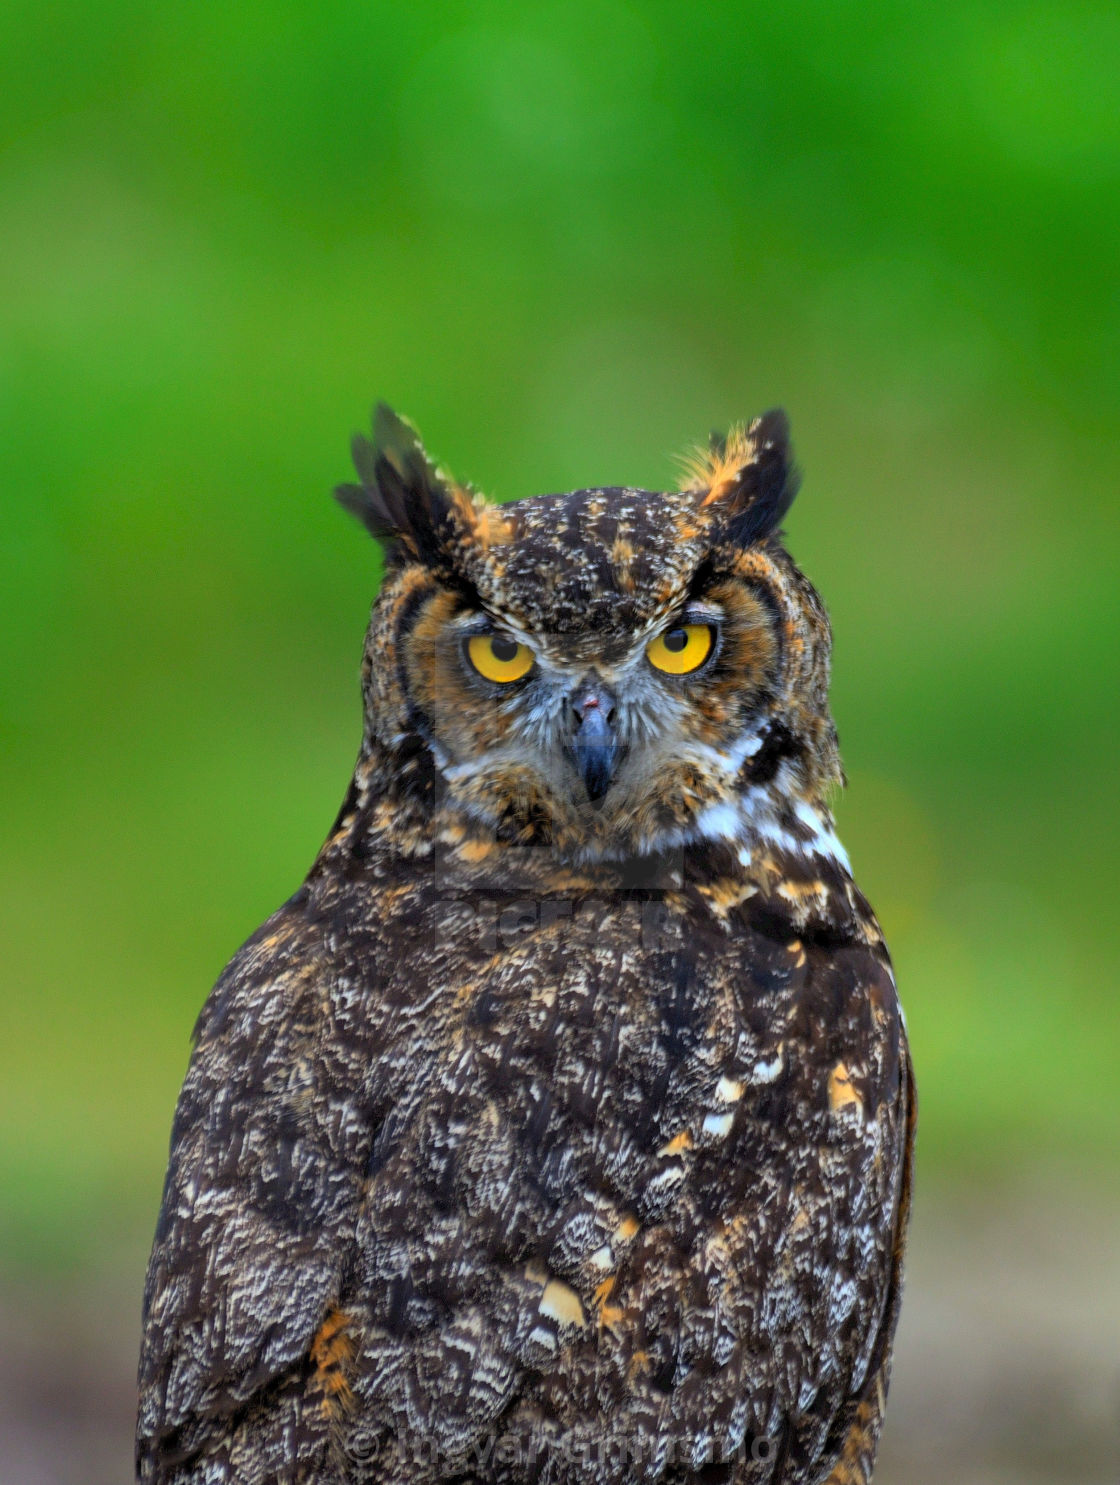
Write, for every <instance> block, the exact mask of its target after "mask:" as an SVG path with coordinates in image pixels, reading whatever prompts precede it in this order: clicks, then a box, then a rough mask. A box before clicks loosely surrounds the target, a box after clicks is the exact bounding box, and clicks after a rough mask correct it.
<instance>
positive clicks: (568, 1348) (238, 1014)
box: [137, 409, 914, 1485]
mask: <svg viewBox="0 0 1120 1485" xmlns="http://www.w3.org/2000/svg"><path fill="white" fill-rule="evenodd" d="M355 459H356V463H357V466H358V469H359V473H360V476H361V478H362V484H361V485H360V486H353V487H347V488H346V489H344V490H343V491H342V492H340V496H341V498H342V499H343V502H344V503H345V504H346V505H347V506H348V507H349V508H350V509H351V510H353V511H355V512H356V513H357V514H358V515H359V516H360V518H361V519H362V520H363V521H364V522H365V523H366V524H367V525H368V526H369V527H370V529H371V530H372V531H373V532H374V533H375V534H376V535H377V536H378V538H379V539H381V540H382V541H383V542H385V544H386V547H387V569H386V575H385V580H384V583H383V586H382V592H381V595H380V597H379V598H378V600H377V602H376V604H375V605H374V610H373V616H372V620H371V624H370V629H369V635H368V639H367V644H366V650H365V658H364V665H363V689H364V698H365V731H364V737H363V741H362V748H361V752H360V755H359V759H358V763H357V766H356V769H355V773H354V778H353V781H352V783H351V786H350V791H349V793H348V795H347V798H346V801H345V803H344V805H343V808H342V811H341V813H340V815H339V818H338V821H337V822H336V825H335V827H334V829H333V831H332V833H331V835H330V837H329V839H328V840H327V842H326V844H325V846H324V847H323V849H322V851H321V853H320V855H319V857H318V859H317V861H316V862H315V864H314V866H313V868H312V870H311V873H310V875H309V876H308V878H307V881H306V882H305V884H304V886H303V887H302V888H301V889H300V891H299V892H298V893H297V894H296V895H295V897H293V898H292V899H291V901H290V902H288V903H287V904H286V905H285V906H284V907H283V908H281V909H280V910H279V912H277V913H276V914H275V915H274V916H273V917H272V918H271V919H270V920H269V922H268V923H266V924H265V925H264V927H263V928H261V929H260V930H259V931H258V932H257V933H256V934H255V935H254V936H253V938H251V939H250V940H249V942H248V943H247V944H246V945H245V947H244V948H243V949H242V950H241V951H240V952H239V953H238V954H237V956H236V957H235V958H234V960H233V962H232V963H231V964H230V966H229V967H228V968H227V970H226V971H225V973H224V974H223V976H222V978H221V979H220V980H219V982H218V985H217V986H216V988H215V990H214V992H213V993H212V995H211V997H210V999H209V1000H208V1001H207V1003H206V1006H205V1008H204V1010H203V1012H202V1016H201V1018H200V1020H199V1024H198V1028H197V1043H196V1047H195V1051H194V1055H193V1057H192V1059H191V1065H190V1069H189V1071H188V1073H187V1078H186V1082H185V1084H184V1087H183V1092H182V1096H181V1098H180V1101H179V1107H178V1110H177V1113H176V1117H175V1124H174V1128H173V1131H172V1139H171V1160H170V1165H169V1169H168V1175H167V1185H166V1189H165V1194H164V1201H163V1208H162V1211H161V1214H160V1219H159V1226H158V1229H157V1233H156V1240H155V1246H154V1249H153V1252H152V1259H151V1265H150V1268H149V1273H148V1284H147V1290H146V1295H145V1318H144V1327H145V1329H144V1342H143V1350H142V1354H141V1363H140V1421H139V1430H138V1446H137V1457H138V1478H139V1479H140V1480H142V1481H144V1482H149V1485H155V1482H165V1485H188V1482H190V1485H219V1482H223V1485H224V1482H234V1481H236V1482H239V1485H265V1482H272V1481H284V1482H296V1481H306V1482H322V1485H327V1482H330V1485H351V1482H354V1485H356V1482H366V1485H383V1482H384V1485H388V1482H397V1481H409V1482H426V1481H436V1480H454V1481H457V1482H460V1485H467V1482H479V1485H481V1482H483V1481H502V1482H509V1485H513V1482H521V1481H539V1482H542V1485H543V1482H561V1481H583V1482H596V1485H600V1482H601V1485H605V1482H607V1481H660V1482H665V1485H681V1482H684V1481H690V1480H696V1481H699V1480H704V1481H709V1482H716V1481H726V1482H732V1481H735V1482H762V1481H773V1482H778V1481H781V1482H784V1485H808V1482H824V1481H830V1482H832V1485H850V1482H862V1481H866V1480H868V1479H870V1475H871V1469H872V1465H873V1461H874V1455H875V1447H876V1443H877V1440H878V1434H879V1428H880V1424H881V1420H882V1413H883V1406H884V1401H885V1395H886V1388H887V1381H888V1375H889V1368H890V1352H891V1342H892V1337H893V1332H894V1326H895V1322H896V1319H897V1314H898V1305H899V1298H900V1285H901V1264H902V1253H903V1246H904V1240H905V1230H906V1216H907V1207H908V1192H909V1168H910V1151H911V1145H912V1136H913V1123H914V1096H913V1084H912V1079H911V1075H910V1067H909V1058H908V1053H907V1047H906V1038H905V1032H904V1026H903V1022H902V1016H901V1012H900V1009H899V1005H898V1000H897V997H896V994H895V988H894V981H893V976H892V973H891V968H890V961H889V959H888V956H887V952H886V949H885V947H884V945H883V941H882V937H881V934H880V932H879V929H878V926H877V924H876V922H875V919H874V916H873V914H872V912H871V909H870V908H869V906H868V904H867V902H866V900H865V899H864V898H863V896H862V895H861V893H860V892H859V890H858V888H857V887H856V886H855V884H854V882H853V880H852V877H851V874H850V871H849V868H848V863H847V858H846V856H845V855H844V852H843V849H842V847H841V846H840V844H839V842H838V841H837V840H836V836H835V833H834V829H833V822H832V818H831V815H830V813H829V809H828V799H829V793H830V791H831V790H832V789H833V788H834V787H835V786H836V785H837V784H838V783H839V782H840V779H841V774H840V764H839V755H838V752H837V747H836V736H835V730H834V728H833V725H832V721H831V718H830V716H829V712H828V699H827V691H828V672H829V649H830V635H829V627H828V620H827V617H826V615H825V612H824V609H823V607H822V605H821V603H820V601H819V599H818V598H817V596H816V594H815V592H814V591H813V589H812V587H811V586H810V585H809V583H808V582H807V581H806V579H805V578H804V577H803V576H802V575H801V573H800V572H799V571H798V570H797V568H796V567H795V566H794V564H793V562H792V561H791V559H790V557H789V556H788V555H787V553H786V552H785V550H784V548H783V547H782V545H781V542H780V538H779V535H778V534H777V531H776V527H777V524H778V522H779V521H780V520H781V518H782V516H783V514H784V512H785V510H786V509H787V508H788V505H789V503H790V501H791V499H792V496H793V490H794V483H793V479H792V475H791V471H790V464H789V453H788V446H787V430H786V425H785V420H784V418H783V417H782V416H781V415H780V414H769V415H767V417H766V418H764V419H760V420H758V421H757V422H756V423H754V424H752V425H751V426H750V427H749V428H748V429H745V430H737V431H736V432H735V433H733V434H732V435H731V436H730V437H729V438H728V439H727V440H721V441H718V442H716V443H714V444H713V446H712V448H711V450H710V451H708V452H706V453H705V454H704V455H703V456H702V457H701V458H700V459H699V460H698V461H696V462H695V463H694V464H693V465H692V466H690V469H689V475H688V479H687V483H686V487H685V488H684V489H683V490H681V491H679V492H677V493H675V494H651V493H648V492H644V491H639V490H630V489H593V490H582V491H577V492H575V493H573V494H570V495H557V496H541V497H537V498H535V499H529V500H523V501H520V502H518V503H516V504H514V505H511V506H507V507H501V508H496V507H489V506H487V505H486V504H485V503H484V502H483V501H481V500H480V499H478V498H477V497H476V496H474V495H472V494H471V493H470V492H469V491H466V490H464V489H461V488H460V487H458V486H456V485H454V483H453V482H452V481H451V480H449V479H448V478H447V477H445V476H444V475H442V474H440V473H438V472H437V471H436V470H435V469H434V468H433V467H432V466H431V464H430V463H429V461H428V460H427V458H426V456H425V455H424V453H423V450H422V449H421V447H420V445H419V443H418V441H417V440H416V438H415V435H414V434H413V433H412V431H411V430H410V429H409V428H408V427H407V426H406V425H404V424H402V423H401V422H400V421H399V420H397V419H395V418H394V417H393V415H392V414H391V413H389V412H388V410H387V409H379V412H378V415H377V420H376V424H375V440H374V443H373V444H372V445H371V444H367V443H366V442H365V441H359V442H358V443H357V445H356V449H355ZM659 644H660V645H661V648H660V649H659V648H658V645H659ZM686 644H689V645H693V644H694V645H695V646H696V647H698V648H697V653H699V654H702V657H703V658H702V660H701V661H699V662H697V664H696V665H695V666H694V668H692V669H691V670H689V671H688V672H687V673H679V674H677V673H670V672H668V671H666V670H665V669H664V668H663V666H662V663H660V662H659V663H655V661H656V660H657V657H658V656H660V657H661V662H663V663H664V665H669V666H672V665H679V664H681V663H683V662H682V661H678V660H677V659H675V658H674V657H676V656H678V655H685V653H686ZM479 645H481V646H482V647H483V650H484V651H485V654H484V656H483V658H484V660H485V665H484V666H481V667H480V664H479V663H476V659H477V656H478V654H479V653H480V652H479V649H478V646H479ZM486 647H492V654H490V651H489V650H488V649H487V648H486ZM688 653H691V651H689V652H688ZM666 654H667V655H668V656H669V658H668V659H666V658H665V656H666ZM487 655H488V656H489V659H486V656H487ZM472 657H475V658H472ZM690 663H691V662H690ZM522 664H524V665H525V666H526V667H527V668H526V670H525V672H524V673H523V674H518V675H517V676H516V678H515V679H512V680H507V679H504V678H499V679H494V678H493V677H491V678H489V679H488V678H487V675H488V673H489V671H488V669H487V667H489V669H492V670H493V671H494V675H500V676H501V677H504V676H505V675H506V674H507V672H508V673H509V674H513V672H514V671H516V670H517V669H518V667H519V666H520V665H522ZM503 665H504V666H506V668H507V669H506V671H501V666H503Z"/></svg>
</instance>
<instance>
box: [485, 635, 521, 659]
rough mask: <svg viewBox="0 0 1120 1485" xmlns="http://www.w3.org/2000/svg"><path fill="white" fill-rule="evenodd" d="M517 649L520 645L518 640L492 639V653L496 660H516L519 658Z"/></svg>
mask: <svg viewBox="0 0 1120 1485" xmlns="http://www.w3.org/2000/svg"><path fill="white" fill-rule="evenodd" d="M517 650H518V645H517V641H516V640H513V639H498V638H494V639H492V640H491V641H490V653H491V654H492V655H493V656H494V659H495V660H501V661H502V662H503V664H504V663H506V662H508V661H510V660H515V659H516V658H517Z"/></svg>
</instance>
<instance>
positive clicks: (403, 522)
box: [334, 402, 453, 561]
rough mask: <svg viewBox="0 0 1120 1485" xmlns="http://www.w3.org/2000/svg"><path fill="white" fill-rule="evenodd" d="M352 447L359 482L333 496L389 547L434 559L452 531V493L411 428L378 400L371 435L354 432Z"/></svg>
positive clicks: (340, 488) (343, 486)
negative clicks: (400, 548)
mask: <svg viewBox="0 0 1120 1485" xmlns="http://www.w3.org/2000/svg"><path fill="white" fill-rule="evenodd" d="M351 452H352V454H353V458H354V468H355V469H356V470H357V472H358V478H359V479H360V480H361V484H360V485H339V486H338V488H337V489H336V490H335V492H334V493H335V498H336V499H337V500H338V501H339V503H340V504H341V505H343V506H345V508H346V509H347V510H348V511H350V513H351V514H352V515H355V516H357V518H358V520H359V521H361V523H362V525H363V526H365V528H366V530H367V531H369V532H370V534H371V535H372V536H374V537H376V538H377V540H378V541H380V542H384V543H385V544H386V546H387V547H388V549H389V551H390V552H393V551H394V550H395V549H396V548H397V547H398V545H399V546H401V547H403V548H404V549H406V551H407V552H408V553H409V554H410V555H412V556H413V557H418V558H420V559H421V560H424V561H435V560H436V559H437V558H438V557H439V555H440V552H441V549H442V547H443V545H444V543H445V541H446V539H447V537H448V536H449V535H450V534H451V532H450V528H451V525H452V504H453V499H452V494H451V491H450V490H449V489H448V486H447V484H446V483H445V481H444V480H442V479H441V478H440V476H439V474H438V473H437V471H436V469H435V466H434V465H433V464H432V462H431V460H430V459H429V458H428V456H427V454H425V452H424V446H423V444H421V442H420V438H419V435H418V434H417V432H416V430H415V428H413V427H412V425H411V424H410V423H407V422H405V420H404V419H403V418H400V417H398V416H397V414H396V413H395V412H394V411H393V410H392V408H391V407H388V406H387V405H386V404H385V403H384V402H379V403H378V404H377V406H376V408H375V409H374V412H373V441H372V442H371V441H370V440H369V439H368V438H364V437H363V436H362V435H361V434H356V435H355V437H354V440H353V442H352V444H351Z"/></svg>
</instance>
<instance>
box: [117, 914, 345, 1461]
mask: <svg viewBox="0 0 1120 1485" xmlns="http://www.w3.org/2000/svg"><path fill="white" fill-rule="evenodd" d="M326 945H327V937H326V934H325V932H324V930H323V928H322V927H321V926H319V925H317V924H316V923H315V921H314V919H313V917H312V915H311V914H310V913H309V912H308V911H307V910H306V901H305V898H304V896H303V894H297V896H296V897H295V898H293V899H292V900H291V902H289V903H288V904H287V905H286V906H285V907H284V908H281V909H280V911H279V912H278V913H276V914H275V915H274V916H273V917H272V918H271V919H270V920H269V921H268V922H267V923H266V924H265V925H264V927H263V928H261V929H260V930H259V932H258V933H257V934H255V935H254V936H253V938H251V939H250V940H249V942H248V943H247V944H246V945H245V947H244V948H243V949H242V950H241V951H240V952H239V954H238V955H237V956H236V957H235V958H234V960H233V961H232V963H231V964H230V965H229V967H228V968H227V970H226V971H225V973H224V974H223V975H222V977H221V979H220V980H219V981H218V984H217V985H216V987H215V989H214V991H213V993H212V994H211V996H210V998H209V1000H208V1001H207V1003H206V1006H205V1007H204V1009H203V1012H202V1015H201V1017H200V1018H199V1024H198V1027H197V1028H196V1043H195V1048H194V1052H193V1055H192V1057H191V1061H190V1066H189V1069H188V1071H187V1076H186V1080H185V1082H184V1085H183V1090H182V1094H181V1095H180V1098H179V1104H178V1108H177V1110H176V1115H175V1121H174V1125H173V1128H172V1134H171V1158H170V1164H169V1167H168V1172H167V1180H166V1184H165V1187H164V1195H163V1205H162V1208H161V1211H160V1216H159V1222H158V1225H157V1229H156V1237H155V1244H154V1247H153V1250H152V1257H151V1262H150V1264H149V1269H148V1278H147V1284H146V1287H145V1294H144V1339H143V1344H142V1349H141V1356H140V1371H139V1386H140V1408H139V1421H138V1427H137V1460H138V1465H139V1468H140V1474H141V1478H142V1479H144V1480H145V1481H163V1480H164V1479H166V1478H169V1476H168V1475H167V1474H166V1473H165V1472H166V1471H169V1470H171V1469H172V1468H173V1466H174V1464H175V1463H176V1462H183V1461H186V1460H189V1459H190V1458H192V1457H194V1456H195V1455H197V1454H198V1453H199V1452H202V1451H208V1450H209V1449H210V1448H211V1447H212V1446H213V1445H214V1443H215V1440H216V1439H217V1438H218V1436H219V1435H220V1434H221V1433H222V1431H223V1429H226V1428H228V1427H229V1420H230V1419H231V1418H232V1417H233V1415H234V1414H236V1413H237V1412H238V1411H239V1410H242V1409H243V1408H244V1407H245V1405H246V1404H247V1403H248V1402H249V1400H250V1399H252V1398H253V1397H254V1395H255V1394H257V1393H259V1392H260V1391H261V1390H262V1389H264V1388H265V1387H267V1386H268V1385H269V1384H270V1383H272V1382H274V1381H275V1380H277V1379H278V1378H280V1377H281V1376H282V1375H283V1374H284V1373H285V1372H286V1371H288V1370H290V1369H291V1368H292V1367H293V1366H295V1365H296V1364H297V1363H300V1362H301V1361H302V1359H303V1358H305V1357H306V1356H307V1354H308V1351H309V1349H310V1347H311V1343H312V1339H313V1337H314V1334H315V1332H316V1330H317V1328H318V1327H319V1326H320V1324H321V1323H322V1321H323V1319H324V1316H325V1314H326V1312H327V1311H328V1309H329V1307H330V1302H331V1300H332V1298H333V1297H334V1296H335V1295H336V1293H337V1287H338V1279H339V1272H340V1269H341V1267H342V1264H343V1261H344V1259H345V1256H346V1250H347V1247H348V1241H347V1230H348V1223H349V1221H350V1217H351V1213H352V1210H353V1206H354V1202H355V1194H356V1190H357V1184H358V1179H359V1172H360V1162H361V1158H362V1157H361V1148H360V1147H361V1144H362V1139H363V1134H362V1130H361V1128H360V1125H361V1123H362V1121H361V1119H360V1115H359V1114H358V1111H356V1110H355V1109H354V1108H353V1107H352V1106H350V1105H348V1102H347V1096H346V1094H345V1092H344V1091H343V1084H342V1082H341V1080H339V1079H337V1078H335V1077H333V1076H332V1072H333V1071H337V1069H333V1068H332V1063H331V1060H330V1056H329V1054H327V1053H326V1052H325V1051H324V1048H323V1036H322V1030H321V1025H322V1022H323V1020H324V1017H323V1014H322V1012H323V1001H324V999H325V993H324V988H323V987H324V983H325V982H326V980H327V978H328V976H329V973H330V971H329V967H328V950H327V946H326ZM351 1104H352V1099H351ZM235 1477H236V1476H235ZM192 1478H193V1476H192ZM222 1478H225V1477H224V1476H223V1477H222Z"/></svg>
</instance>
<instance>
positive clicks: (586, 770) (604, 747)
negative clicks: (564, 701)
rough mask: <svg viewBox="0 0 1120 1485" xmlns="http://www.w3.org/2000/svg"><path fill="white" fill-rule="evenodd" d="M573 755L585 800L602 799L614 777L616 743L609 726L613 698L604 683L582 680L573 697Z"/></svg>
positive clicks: (616, 758)
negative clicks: (583, 789)
mask: <svg viewBox="0 0 1120 1485" xmlns="http://www.w3.org/2000/svg"><path fill="white" fill-rule="evenodd" d="M571 705H572V711H573V712H574V716H573V719H572V720H573V723H574V726H575V731H574V733H573V736H572V755H573V757H574V758H575V761H576V767H577V768H578V769H579V773H580V777H581V778H582V779H583V785H584V788H585V789H586V790H587V797H588V799H590V800H592V801H595V800H598V799H602V797H603V795H604V794H605V793H606V792H607V790H608V788H609V787H610V782H611V779H612V778H613V777H614V769H615V764H616V762H617V761H618V743H617V741H616V740H615V735H614V729H613V728H612V727H611V714H612V713H613V711H614V697H613V696H612V695H611V693H610V692H609V691H608V690H607V688H606V686H602V685H598V684H594V683H586V682H585V683H584V684H583V685H581V686H580V687H579V689H578V690H577V691H576V693H575V695H574V696H573V697H572V702H571Z"/></svg>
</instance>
